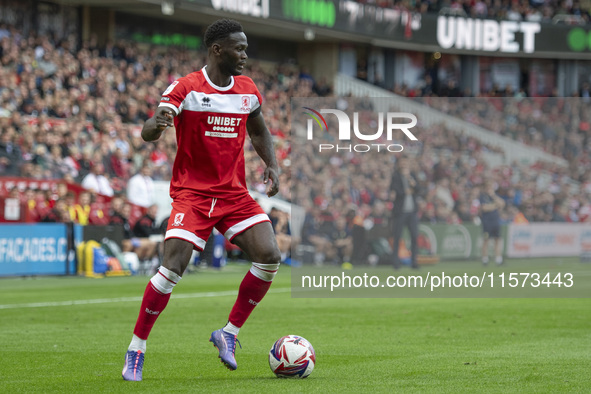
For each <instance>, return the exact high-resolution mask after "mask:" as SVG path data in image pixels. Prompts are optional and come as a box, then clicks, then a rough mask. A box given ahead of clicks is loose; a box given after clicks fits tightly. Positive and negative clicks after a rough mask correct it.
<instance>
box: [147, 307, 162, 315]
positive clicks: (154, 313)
mask: <svg viewBox="0 0 591 394" xmlns="http://www.w3.org/2000/svg"><path fill="white" fill-rule="evenodd" d="M146 313H148V314H150V315H158V314H159V313H160V311H152V310H150V309H148V308H146Z"/></svg>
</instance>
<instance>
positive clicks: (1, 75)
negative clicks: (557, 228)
mask: <svg viewBox="0 0 591 394" xmlns="http://www.w3.org/2000/svg"><path fill="white" fill-rule="evenodd" d="M204 60H205V54H204V53H202V52H196V51H188V50H182V49H178V48H166V49H162V48H155V47H147V46H140V45H138V44H136V43H133V42H129V41H118V42H116V43H113V42H111V43H108V44H107V45H106V46H105V47H99V46H98V45H97V44H96V39H95V38H93V39H91V40H89V41H87V42H84V43H83V44H82V45H81V47H77V45H76V40H75V39H74V38H73V37H67V38H66V39H62V40H57V39H54V38H52V37H51V36H35V35H30V36H25V35H23V33H22V32H21V31H19V30H18V29H16V28H14V27H12V26H6V25H1V26H0V61H1V63H2V64H1V67H0V128H1V135H0V172H1V173H2V174H3V175H12V176H19V177H26V178H32V179H64V180H65V182H67V183H78V184H82V185H83V186H85V187H86V188H87V189H89V190H90V191H91V192H93V195H94V196H95V197H94V198H95V199H96V198H97V197H96V196H97V193H99V192H100V193H101V194H103V195H106V196H116V197H117V196H125V195H126V188H127V187H128V186H127V185H128V182H129V180H130V178H131V177H132V176H134V175H135V174H136V173H139V172H141V171H143V170H142V169H144V168H149V175H148V177H149V178H150V179H153V180H169V179H170V174H171V167H172V163H173V161H174V157H175V152H176V141H175V136H174V135H173V133H171V132H169V133H165V134H164V136H163V138H161V139H160V140H159V141H158V142H156V143H144V142H143V141H142V139H141V136H140V131H141V124H142V122H143V120H145V119H147V118H148V117H149V116H151V115H152V113H153V111H154V109H155V108H156V106H157V103H158V99H159V97H160V94H161V92H162V91H164V89H166V87H167V86H168V85H169V84H170V83H172V82H173V81H174V80H175V79H177V78H178V77H180V76H183V75H186V74H188V73H190V72H192V71H194V70H198V69H200V68H201V67H202V66H203V65H204ZM248 75H249V76H250V77H251V78H253V80H254V81H255V83H256V84H257V86H258V87H259V89H260V91H261V93H262V95H263V97H264V99H265V102H264V105H263V111H264V116H265V119H266V122H267V125H268V127H269V129H270V131H271V133H272V134H273V135H274V137H275V144H276V152H277V157H278V160H279V163H280V166H281V169H282V174H281V189H280V193H279V197H281V198H283V199H285V200H287V201H292V202H295V203H298V204H301V205H303V206H305V207H307V209H308V212H309V216H314V217H313V218H312V219H314V220H312V221H313V222H314V221H322V222H327V223H329V224H330V225H331V226H332V223H333V222H334V223H336V222H338V221H339V220H338V219H339V217H345V218H348V219H347V220H348V221H349V222H348V223H349V224H350V223H351V222H352V221H354V220H356V221H357V222H363V221H365V220H368V219H369V220H374V221H380V220H382V221H383V218H384V216H388V214H387V213H386V214H385V215H384V212H389V210H390V209H391V204H392V202H391V199H390V196H389V189H388V187H389V186H388V184H389V180H390V177H391V172H392V168H393V164H394V163H393V159H394V157H395V155H391V154H389V155H388V154H376V155H373V154H367V155H355V154H349V155H347V154H334V155H318V154H317V153H316V152H315V151H314V150H313V149H312V147H311V146H303V147H302V146H297V149H295V150H294V147H293V146H292V144H293V142H294V141H292V138H291V137H290V135H289V130H290V119H289V113H290V98H291V97H316V96H318V97H321V96H331V93H330V88H329V87H328V86H327V85H326V84H323V83H317V82H315V81H314V80H313V79H312V78H311V77H309V76H308V75H307V74H305V73H302V72H301V71H300V70H299V69H298V68H297V67H295V66H293V65H290V64H272V65H269V64H265V63H259V62H256V61H249V70H248ZM587 97H588V96H587ZM335 100H336V99H335ZM426 100H429V97H427V98H426ZM441 102H442V101H440V103H441ZM426 103H427V104H429V105H432V106H434V107H437V108H438V109H439V110H441V111H444V112H447V113H451V114H453V115H456V116H460V117H461V118H463V119H465V120H468V121H471V122H473V123H477V124H480V125H482V126H484V127H487V128H489V129H491V130H492V131H494V132H497V133H499V134H503V135H507V136H510V137H511V138H514V139H515V140H519V141H521V142H524V143H526V144H530V145H533V146H536V147H539V148H541V149H545V150H546V151H548V152H550V153H552V154H555V155H557V156H563V157H565V158H567V159H568V160H569V163H570V167H569V168H567V169H563V168H561V167H559V166H557V165H553V164H548V163H546V164H543V163H538V164H536V165H535V166H532V167H527V166H523V165H520V164H518V163H514V164H512V165H510V166H500V167H496V168H490V167H489V166H488V165H487V163H486V161H485V160H484V158H483V156H482V153H483V152H486V151H495V150H494V149H493V148H491V147H488V146H485V145H483V144H482V143H480V142H479V141H477V140H475V139H472V138H468V137H465V136H462V135H459V134H457V133H455V132H454V131H452V130H449V129H446V128H445V127H444V126H433V127H431V128H430V129H428V130H422V131H421V138H420V140H421V143H420V144H418V145H415V146H411V148H410V149H408V151H409V152H410V154H411V157H414V160H412V163H413V164H412V168H411V169H412V171H413V172H415V173H416V174H417V175H418V177H419V179H420V181H421V182H420V183H421V184H420V190H421V199H420V203H419V204H420V208H421V209H420V213H419V214H420V219H421V220H422V221H425V222H430V223H440V222H441V223H460V222H475V221H478V219H477V217H478V211H479V210H478V204H477V199H478V198H477V197H478V193H479V187H480V186H481V185H482V183H483V182H484V180H485V179H487V178H491V179H493V180H494V181H495V183H496V184H497V185H498V193H499V194H500V195H501V196H502V197H503V198H504V199H505V201H506V202H507V204H506V208H505V209H504V210H503V212H502V217H503V219H504V220H505V221H512V220H514V219H515V218H516V217H523V218H524V219H526V220H529V221H573V222H576V221H584V220H590V218H591V215H590V213H591V205H590V202H589V201H590V200H591V199H590V198H589V197H590V194H591V163H590V162H589V157H588V154H586V153H585V152H589V144H590V138H589V136H590V129H591V127H589V124H590V123H589V119H588V113H589V111H587V110H586V108H587V107H588V105H589V103H588V100H587V101H585V99H579V100H578V101H576V100H575V101H573V102H569V101H567V100H561V101H560V102H559V103H560V105H554V104H552V102H550V101H544V100H533V99H525V98H523V100H522V101H521V102H520V104H519V106H517V107H516V106H512V105H509V104H506V103H505V104H504V103H503V102H500V104H499V103H493V104H492V105H486V103H487V102H486V101H483V100H470V101H468V100H464V101H460V102H458V103H457V104H454V105H453V106H452V107H449V102H448V104H446V105H447V106H445V107H444V106H443V104H438V103H437V102H436V100H432V101H428V102H426ZM335 105H336V103H335ZM358 105H360V106H361V110H362V111H365V115H364V116H367V117H368V118H367V119H368V121H371V117H372V116H373V115H371V113H370V112H371V108H367V103H364V102H363V100H362V102H361V103H360V104H358ZM438 105H439V107H438ZM499 119H503V121H502V122H499ZM563 125H567V127H566V128H564V127H563ZM247 141H248V139H247ZM405 147H406V146H405ZM497 153H500V152H497ZM245 156H246V163H247V167H246V178H247V180H248V181H249V182H251V184H250V185H249V187H250V188H251V189H253V190H257V191H260V192H262V191H264V190H265V185H264V184H263V183H262V174H263V166H262V162H261V161H260V159H258V158H256V153H255V152H254V150H253V148H252V147H251V146H250V144H249V143H248V142H247V146H246V148H245ZM540 177H546V178H547V177H549V178H550V181H549V185H550V186H549V187H541V186H540V184H539V179H540ZM571 180H574V181H575V182H571ZM569 182H570V183H569ZM576 182H579V185H580V186H573V187H571V186H570V184H571V183H573V184H574V185H576ZM132 183H133V182H132ZM294 193H295V195H294ZM31 196H36V197H35V198H34V200H37V201H38V203H41V200H42V198H44V199H45V203H44V204H47V206H48V207H50V208H53V206H55V205H63V204H62V197H63V202H64V203H66V202H67V201H68V202H67V203H66V204H65V208H62V211H61V213H63V212H65V211H68V212H69V213H70V215H69V216H68V215H65V214H63V215H62V214H61V213H59V212H58V214H56V215H54V220H58V221H59V220H67V218H68V217H69V218H70V220H77V221H79V219H78V216H77V215H76V214H72V212H73V211H72V209H71V208H72V206H71V204H76V202H74V201H71V198H70V200H67V199H66V196H65V195H64V196H60V198H59V200H60V203H59V204H55V197H56V196H55V195H54V196H51V195H49V196H48V195H47V193H43V192H39V191H34V190H30V191H26V192H25V191H22V192H21V193H20V198H21V199H25V198H26V199H28V200H27V201H30V199H29V198H30V197H31ZM117 201H118V200H117ZM68 203H69V204H70V207H68ZM118 204H119V203H118ZM148 206H149V204H148V203H146V204H145V206H144V208H147V207H148ZM314 207H318V209H316V208H314ZM100 210H101V211H102V215H103V216H102V217H100V215H101V214H99V213H98V212H95V214H94V215H91V216H92V217H95V220H97V221H98V222H101V220H103V221H104V220H108V219H109V217H110V215H111V213H110V212H113V211H114V210H113V208H112V207H108V206H104V207H103V209H100ZM143 212H145V210H144V211H143ZM138 217H139V215H138ZM60 218H61V219H60ZM103 218H106V219H103ZM38 219H39V220H43V218H41V217H39V218H38ZM136 219H137V217H136ZM90 222H92V219H90ZM335 225H336V224H335ZM337 233H338V231H337Z"/></svg>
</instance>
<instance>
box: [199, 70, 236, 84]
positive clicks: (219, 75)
mask: <svg viewBox="0 0 591 394" xmlns="http://www.w3.org/2000/svg"><path fill="white" fill-rule="evenodd" d="M205 72H206V73H207V76H208V77H209V80H210V81H211V82H212V83H213V84H214V85H216V86H219V87H221V88H225V87H226V86H228V85H230V84H231V83H232V76H231V75H230V74H226V73H224V72H222V71H221V70H220V69H219V67H215V66H207V67H206V68H205Z"/></svg>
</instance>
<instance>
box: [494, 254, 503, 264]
mask: <svg viewBox="0 0 591 394" xmlns="http://www.w3.org/2000/svg"><path fill="white" fill-rule="evenodd" d="M495 261H496V263H497V264H502V263H503V256H497V257H496V259H495Z"/></svg>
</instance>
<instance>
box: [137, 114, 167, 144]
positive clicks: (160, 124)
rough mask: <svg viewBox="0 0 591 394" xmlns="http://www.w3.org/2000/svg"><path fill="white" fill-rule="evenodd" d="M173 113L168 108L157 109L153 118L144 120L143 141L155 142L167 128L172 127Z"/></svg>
mask: <svg viewBox="0 0 591 394" xmlns="http://www.w3.org/2000/svg"><path fill="white" fill-rule="evenodd" d="M174 115H175V113H174V111H173V110H172V109H170V108H168V107H158V108H157V109H156V112H154V116H152V117H151V118H150V119H148V120H146V122H145V123H144V127H143V128H142V138H143V139H144V141H156V140H157V139H158V138H160V136H161V135H162V132H163V131H164V130H166V129H167V128H168V127H172V126H174V124H173V122H172V119H173V118H174Z"/></svg>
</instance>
